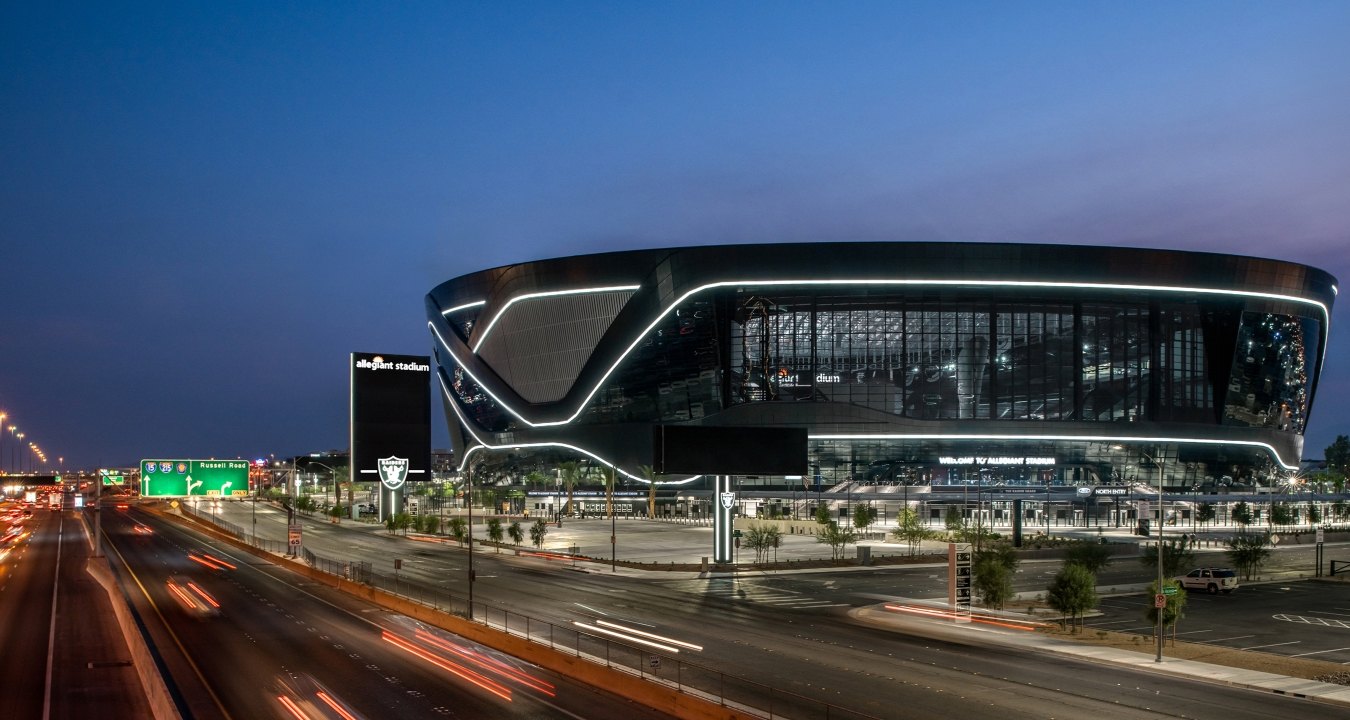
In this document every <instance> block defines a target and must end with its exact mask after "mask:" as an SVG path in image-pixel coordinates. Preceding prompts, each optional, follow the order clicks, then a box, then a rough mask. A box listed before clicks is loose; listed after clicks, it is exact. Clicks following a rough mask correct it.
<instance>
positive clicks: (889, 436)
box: [806, 433, 1299, 470]
mask: <svg viewBox="0 0 1350 720" xmlns="http://www.w3.org/2000/svg"><path fill="white" fill-rule="evenodd" d="M806 439H807V440H1014V441H1028V440H1049V441H1054V442H1104V443H1113V444H1123V443H1153V444H1164V443H1177V444H1188V445H1241V446H1244V447H1255V448H1261V449H1263V450H1265V451H1266V452H1268V453H1270V456H1271V457H1272V458H1274V459H1275V462H1277V463H1279V464H1280V467H1282V468H1284V469H1285V470H1297V469H1298V467H1299V466H1298V465H1296V464H1295V465H1290V464H1289V463H1287V462H1285V461H1284V458H1282V457H1280V453H1279V451H1278V450H1276V449H1275V447H1274V446H1272V445H1269V444H1267V443H1263V442H1259V441H1257V440H1212V439H1208V438H1179V437H1132V436H1128V435H993V434H973V435H972V434H956V433H953V434H944V433H923V434H919V433H915V434H908V433H878V434H875V435H834V434H829V435H811V434H808V435H807V436H806Z"/></svg>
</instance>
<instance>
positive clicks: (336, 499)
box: [306, 460, 350, 523]
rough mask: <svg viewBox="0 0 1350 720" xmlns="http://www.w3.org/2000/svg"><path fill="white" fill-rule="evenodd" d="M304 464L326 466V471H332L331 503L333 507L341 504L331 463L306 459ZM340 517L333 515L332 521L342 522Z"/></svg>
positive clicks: (335, 475) (335, 471)
mask: <svg viewBox="0 0 1350 720" xmlns="http://www.w3.org/2000/svg"><path fill="white" fill-rule="evenodd" d="M306 464H307V465H318V466H319V467H324V468H328V471H329V472H331V473H333V505H334V506H335V507H336V506H337V505H341V504H342V493H341V492H340V490H339V488H338V479H337V477H338V475H337V468H335V467H333V466H332V465H328V464H326V463H321V462H319V461H318V460H309V461H306ZM349 511H350V509H349ZM341 518H342V516H341V515H334V516H333V522H336V523H340V522H342V519H341Z"/></svg>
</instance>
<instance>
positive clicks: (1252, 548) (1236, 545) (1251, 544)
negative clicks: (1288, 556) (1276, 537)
mask: <svg viewBox="0 0 1350 720" xmlns="http://www.w3.org/2000/svg"><path fill="white" fill-rule="evenodd" d="M1228 559H1229V560H1232V561H1233V565H1234V566H1236V567H1237V569H1238V570H1240V571H1241V572H1242V577H1243V579H1244V580H1251V579H1252V576H1253V575H1255V574H1256V573H1257V572H1259V571H1260V570H1261V566H1262V565H1265V564H1266V560H1268V559H1270V535H1268V534H1266V533H1239V534H1237V535H1235V536H1234V537H1233V538H1231V539H1230V540H1229V541H1228Z"/></svg>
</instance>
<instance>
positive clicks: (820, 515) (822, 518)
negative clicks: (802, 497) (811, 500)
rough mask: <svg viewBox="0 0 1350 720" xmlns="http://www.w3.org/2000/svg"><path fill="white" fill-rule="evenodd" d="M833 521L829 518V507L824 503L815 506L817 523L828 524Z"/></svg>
mask: <svg viewBox="0 0 1350 720" xmlns="http://www.w3.org/2000/svg"><path fill="white" fill-rule="evenodd" d="M832 522H834V521H833V520H831V519H830V507H829V506H828V505H826V504H825V503H821V504H819V505H817V506H816V523H817V524H819V525H829V524H830V523H832Z"/></svg>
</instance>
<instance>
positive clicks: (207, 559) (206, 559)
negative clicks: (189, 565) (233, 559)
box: [188, 553, 238, 570]
mask: <svg viewBox="0 0 1350 720" xmlns="http://www.w3.org/2000/svg"><path fill="white" fill-rule="evenodd" d="M188 559H189V560H191V561H193V562H195V563H198V564H201V565H205V566H206V567H209V568H211V569H212V570H225V569H229V570H237V569H238V568H237V567H236V566H234V565H231V564H230V563H228V562H225V561H224V560H221V559H220V558H218V557H216V556H215V555H210V554H207V553H202V554H201V555H198V554H196V553H188Z"/></svg>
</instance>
